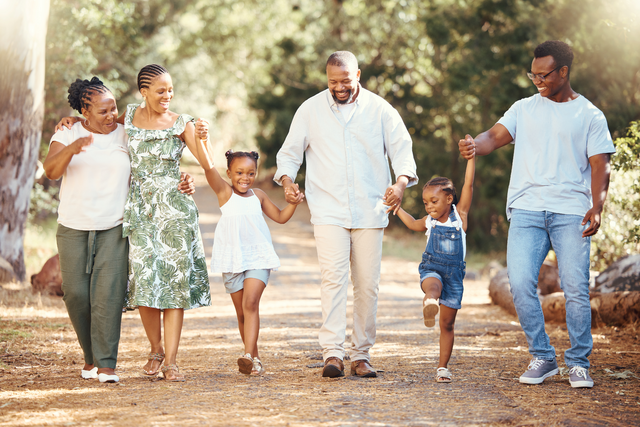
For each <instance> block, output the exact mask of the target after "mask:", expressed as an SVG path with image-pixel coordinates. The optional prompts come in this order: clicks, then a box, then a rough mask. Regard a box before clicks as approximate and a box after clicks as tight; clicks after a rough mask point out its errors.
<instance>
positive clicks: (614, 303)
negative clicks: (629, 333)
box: [590, 291, 640, 326]
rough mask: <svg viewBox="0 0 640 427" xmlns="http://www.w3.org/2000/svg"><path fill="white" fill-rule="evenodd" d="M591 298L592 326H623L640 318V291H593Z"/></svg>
mask: <svg viewBox="0 0 640 427" xmlns="http://www.w3.org/2000/svg"><path fill="white" fill-rule="evenodd" d="M590 298H591V325H592V326H601V325H608V326H623V325H627V324H630V323H633V322H636V321H638V320H639V319H640V291H623V292H611V293H606V294H603V293H599V292H593V293H592V294H591V295H590Z"/></svg>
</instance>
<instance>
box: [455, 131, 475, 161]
mask: <svg viewBox="0 0 640 427" xmlns="http://www.w3.org/2000/svg"><path fill="white" fill-rule="evenodd" d="M458 150H460V154H461V155H462V157H464V158H465V159H467V160H471V159H473V158H474V157H475V156H476V142H475V141H474V140H473V138H472V137H471V135H469V134H467V135H466V136H465V137H464V139H461V140H460V142H458Z"/></svg>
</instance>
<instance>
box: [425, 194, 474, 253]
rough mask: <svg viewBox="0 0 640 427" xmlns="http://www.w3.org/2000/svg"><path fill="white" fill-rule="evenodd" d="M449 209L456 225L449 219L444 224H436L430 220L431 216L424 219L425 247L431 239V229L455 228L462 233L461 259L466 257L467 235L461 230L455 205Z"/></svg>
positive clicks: (433, 220)
mask: <svg viewBox="0 0 640 427" xmlns="http://www.w3.org/2000/svg"><path fill="white" fill-rule="evenodd" d="M451 209H453V213H454V214H455V216H456V223H457V224H456V223H454V222H452V221H451V218H450V217H449V218H447V221H446V222H438V220H436V219H434V218H432V217H431V216H429V215H428V216H427V218H426V219H425V225H426V226H427V231H426V232H425V233H424V234H426V235H427V245H428V244H429V238H430V237H431V229H432V228H433V227H438V226H440V227H455V228H458V229H460V231H461V232H462V259H464V258H465V257H466V256H467V233H465V232H464V230H463V229H462V218H460V214H459V213H458V209H456V205H451Z"/></svg>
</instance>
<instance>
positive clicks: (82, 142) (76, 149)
mask: <svg viewBox="0 0 640 427" xmlns="http://www.w3.org/2000/svg"><path fill="white" fill-rule="evenodd" d="M91 144H93V134H89V136H85V137H82V138H78V139H76V140H75V141H73V143H71V144H70V145H69V148H70V149H71V150H72V151H73V154H74V155H75V154H80V153H83V152H85V151H87V146H89V145H91Z"/></svg>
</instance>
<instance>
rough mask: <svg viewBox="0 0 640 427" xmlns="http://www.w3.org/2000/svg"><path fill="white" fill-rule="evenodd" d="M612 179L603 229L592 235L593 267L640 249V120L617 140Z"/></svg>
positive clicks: (603, 267) (605, 264) (603, 219)
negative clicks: (624, 135)
mask: <svg viewBox="0 0 640 427" xmlns="http://www.w3.org/2000/svg"><path fill="white" fill-rule="evenodd" d="M614 144H615V146H616V154H614V155H613V157H612V159H611V168H612V172H611V183H610V185H609V196H608V197H607V201H606V203H605V207H604V212H603V217H602V225H601V227H600V231H599V232H598V234H596V235H595V236H594V237H593V239H591V248H592V251H591V253H592V254H593V255H592V257H591V268H592V269H594V270H597V271H602V270H604V269H605V268H606V267H607V266H608V265H610V264H611V263H613V262H614V261H615V260H616V259H618V258H620V257H622V256H626V255H631V254H635V253H640V121H636V122H631V124H630V126H629V129H628V131H627V136H626V137H622V138H618V139H616V140H615V141H614Z"/></svg>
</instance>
